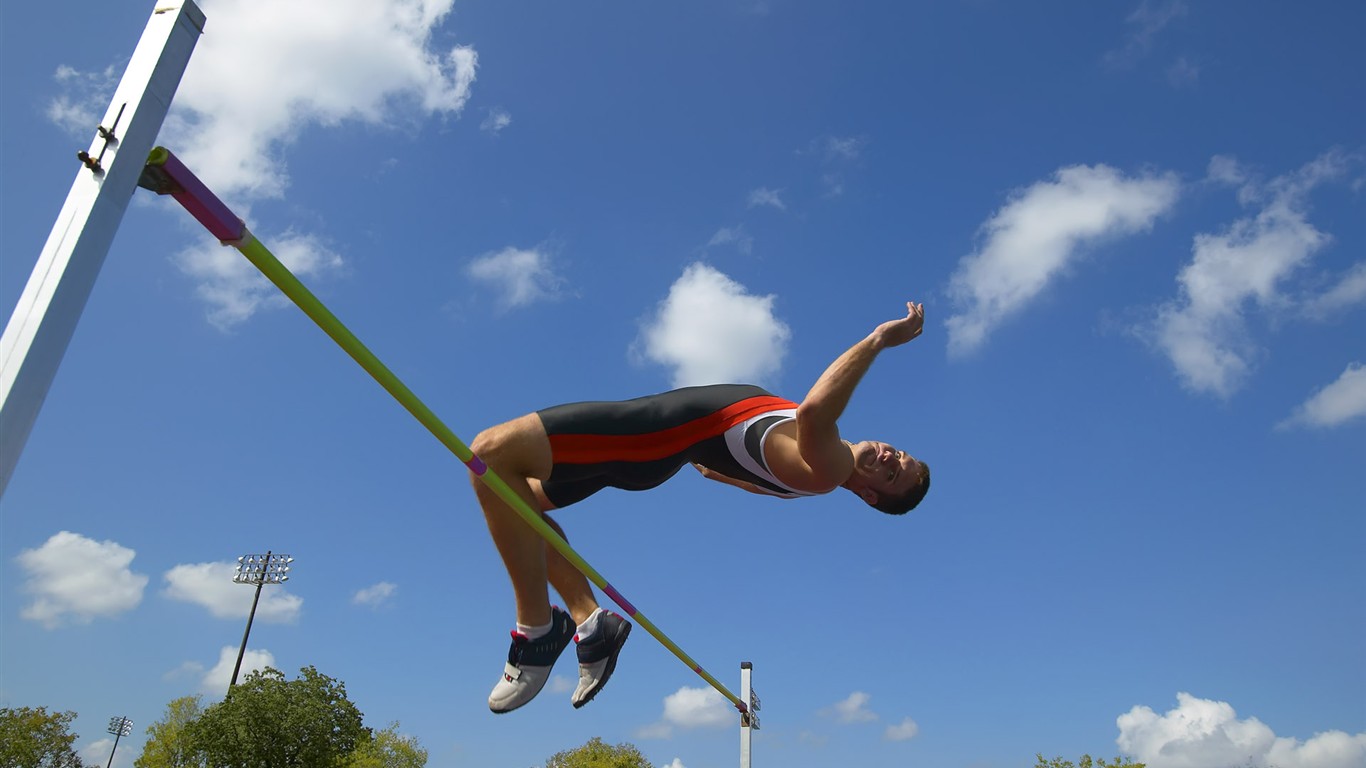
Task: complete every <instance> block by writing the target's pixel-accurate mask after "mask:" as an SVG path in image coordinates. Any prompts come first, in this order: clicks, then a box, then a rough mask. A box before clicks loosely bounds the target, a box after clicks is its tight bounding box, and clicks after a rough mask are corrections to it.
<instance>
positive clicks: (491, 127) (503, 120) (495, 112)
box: [479, 107, 512, 136]
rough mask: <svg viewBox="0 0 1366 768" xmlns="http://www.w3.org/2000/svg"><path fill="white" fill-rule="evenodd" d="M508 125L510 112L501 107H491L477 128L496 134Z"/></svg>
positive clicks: (510, 121) (510, 123)
mask: <svg viewBox="0 0 1366 768" xmlns="http://www.w3.org/2000/svg"><path fill="white" fill-rule="evenodd" d="M509 125H512V114H511V113H509V112H508V111H507V110H506V109H503V108H502V107H492V108H490V109H489V110H488V114H487V115H485V116H484V120H483V122H481V123H479V130H481V131H484V132H486V133H491V134H493V135H494V136H497V135H498V134H499V133H501V132H502V131H503V129H504V128H506V127H508V126H509Z"/></svg>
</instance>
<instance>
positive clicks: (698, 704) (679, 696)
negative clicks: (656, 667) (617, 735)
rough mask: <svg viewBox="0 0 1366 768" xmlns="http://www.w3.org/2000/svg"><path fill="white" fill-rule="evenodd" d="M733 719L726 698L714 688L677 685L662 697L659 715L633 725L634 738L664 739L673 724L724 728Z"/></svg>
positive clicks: (687, 726)
mask: <svg viewBox="0 0 1366 768" xmlns="http://www.w3.org/2000/svg"><path fill="white" fill-rule="evenodd" d="M733 721H734V711H733V709H732V707H731V704H730V702H729V701H726V697H724V696H722V695H721V694H720V693H718V692H717V691H716V689H714V688H686V687H685V688H679V689H678V690H677V691H675V692H674V693H671V694H669V695H668V696H666V697H665V698H664V714H663V716H662V717H661V718H660V719H659V720H658V721H657V722H655V723H652V724H650V725H647V726H644V727H643V728H639V729H637V731H636V738H640V739H667V738H669V737H670V736H672V735H673V731H674V729H675V728H683V729H694V728H725V727H726V726H729V725H732V724H733Z"/></svg>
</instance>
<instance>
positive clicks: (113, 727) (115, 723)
mask: <svg viewBox="0 0 1366 768" xmlns="http://www.w3.org/2000/svg"><path fill="white" fill-rule="evenodd" d="M109 732H110V733H112V734H114V748H113V749H111V750H109V762H107V763H105V764H104V768H109V766H111V765H113V764H114V752H115V751H116V750H118V748H119V739H120V738H122V737H124V736H127V735H128V734H130V733H132V732H133V721H132V720H129V719H128V718H126V717H124V716H122V715H119V716H118V717H111V718H109Z"/></svg>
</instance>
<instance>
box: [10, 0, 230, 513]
mask: <svg viewBox="0 0 1366 768" xmlns="http://www.w3.org/2000/svg"><path fill="white" fill-rule="evenodd" d="M203 29H204V13H203V12H202V11H200V10H199V7H198V6H196V5H195V4H194V1H193V0H159V1H158V2H157V5H156V7H155V8H154V9H153V10H152V16H151V18H150V19H149V20H148V21H147V27H146V29H144V30H143V32H142V39H141V40H139V41H138V45H137V48H136V49H135V50H134V51H133V57H132V59H130V60H129V62H128V68H127V69H125V70H124V72H123V79H122V80H120V81H119V86H118V88H117V89H115V91H114V100H113V101H112V102H111V103H110V104H109V111H108V112H107V113H105V116H104V120H102V121H100V124H99V127H98V128H97V129H96V132H95V138H94V140H93V141H92V142H91V144H90V148H89V149H87V150H85V151H83V152H78V153H76V158H73V161H74V160H76V159H77V158H78V159H79V163H77V165H78V167H79V170H78V171H77V173H76V180H75V181H74V182H73V183H72V184H71V191H70V192H69V193H68V194H67V197H66V204H65V205H63V206H62V211H61V213H60V214H58V216H57V221H56V223H55V224H53V226H52V232H51V234H49V235H48V238H47V244H46V245H44V246H43V251H42V253H41V254H40V255H39V257H38V263H37V264H36V265H34V267H33V273H32V274H31V275H30V276H29V279H28V284H27V285H26V286H25V287H24V292H23V294H22V295H21V296H20V297H19V303H18V304H16V305H15V307H14V313H13V314H12V315H10V319H9V323H8V324H7V325H6V326H5V333H4V336H3V337H0V495H3V494H4V492H5V488H6V487H7V486H8V485H9V480H10V477H11V475H13V473H14V467H15V464H17V463H18V462H19V454H20V453H22V452H23V450H24V444H25V443H26V442H27V441H28V436H29V432H30V431H31V430H32V429H33V422H34V420H35V419H37V418H38V410H39V409H40V408H42V405H43V400H44V399H45V398H46V397H47V391H48V388H49V387H50V386H51V385H52V379H53V378H54V377H55V376H56V375H57V367H58V365H60V364H61V362H62V356H63V355H64V354H66V348H67V345H68V344H69V343H70V342H71V336H72V334H73V333H75V330H76V323H77V321H78V320H80V317H81V312H82V311H83V310H84V309H85V304H86V300H87V299H89V298H90V291H91V289H92V288H93V287H94V285H95V278H96V277H97V276H98V275H99V272H100V267H101V266H103V264H104V257H105V254H106V253H108V252H109V245H110V243H112V242H113V240H114V233H115V232H116V231H118V228H119V222H120V221H121V220H122V219H123V212H124V210H125V209H126V208H127V207H128V201H129V199H131V198H132V196H133V192H134V190H135V189H137V183H138V177H139V176H140V175H141V174H142V167H143V165H145V164H146V162H147V154H148V153H149V152H151V151H152V146H153V144H154V143H155V142H156V137H157V133H158V132H159V131H160V130H161V124H162V121H163V120H165V118H166V112H167V110H169V109H170V106H171V97H173V96H174V95H175V91H176V88H177V87H178V86H179V85H180V78H181V75H182V74H184V72H185V66H186V65H187V64H189V61H190V54H191V53H193V52H194V46H195V43H197V42H198V41H199V35H200V33H201V32H202V31H203Z"/></svg>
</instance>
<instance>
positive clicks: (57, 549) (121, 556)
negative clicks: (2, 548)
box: [15, 531, 147, 629]
mask: <svg viewBox="0 0 1366 768" xmlns="http://www.w3.org/2000/svg"><path fill="white" fill-rule="evenodd" d="M135 556H136V553H135V552H134V551H133V550H131V549H129V548H127V547H124V546H122V545H120V544H118V543H116V542H113V541H95V540H94V539H88V538H86V537H84V536H82V535H80V534H79V533H72V532H70V531H61V532H60V533H57V534H54V535H53V536H52V537H51V538H49V539H48V540H47V541H45V542H43V544H42V546H40V547H37V548H36V549H25V550H23V551H21V552H20V553H19V555H18V557H16V558H15V561H16V562H17V563H18V564H19V567H20V568H21V569H22V570H23V571H24V574H25V577H26V579H25V581H24V584H23V586H22V587H21V589H22V591H23V592H24V593H26V594H28V595H30V596H31V597H32V602H30V603H29V604H28V605H26V606H24V608H23V610H21V611H20V613H19V615H20V616H21V617H23V618H25V619H28V620H29V621H36V622H38V623H39V624H41V625H43V627H45V628H47V629H56V628H57V627H60V626H62V625H63V624H65V623H67V622H70V623H73V624H89V623H90V622H91V621H93V620H94V619H96V618H110V617H113V616H117V615H119V614H121V613H124V612H126V611H130V610H132V609H134V608H136V607H137V606H138V604H139V603H141V602H142V591H143V588H144V587H146V586H147V577H146V576H144V575H143V574H140V573H134V572H133V571H132V570H130V568H129V566H130V565H131V564H132V562H133V558H134V557H135Z"/></svg>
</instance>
